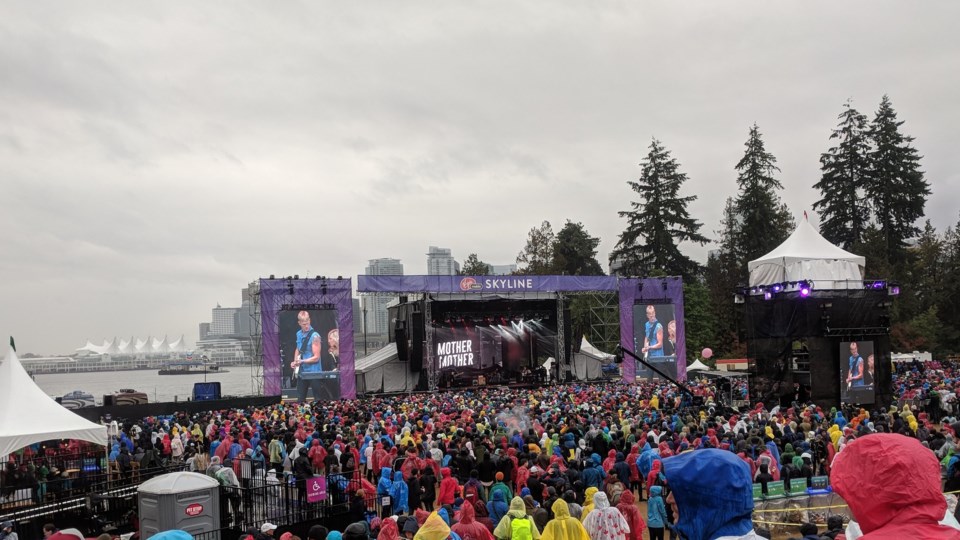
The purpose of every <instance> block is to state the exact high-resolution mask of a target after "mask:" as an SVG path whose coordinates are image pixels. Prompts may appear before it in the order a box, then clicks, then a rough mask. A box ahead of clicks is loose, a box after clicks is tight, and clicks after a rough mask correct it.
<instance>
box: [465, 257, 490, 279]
mask: <svg viewBox="0 0 960 540" xmlns="http://www.w3.org/2000/svg"><path fill="white" fill-rule="evenodd" d="M490 272H491V270H490V265H489V264H487V263H485V262H483V261H481V260H480V257H478V256H477V254H476V253H471V254H470V255H468V256H467V260H465V261H463V268H462V269H461V270H460V274H461V275H464V276H485V275H487V274H489V273H490Z"/></svg>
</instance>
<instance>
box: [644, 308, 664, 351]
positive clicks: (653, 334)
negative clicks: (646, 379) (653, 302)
mask: <svg viewBox="0 0 960 540" xmlns="http://www.w3.org/2000/svg"><path fill="white" fill-rule="evenodd" d="M643 328H644V332H645V334H646V335H645V336H644V337H643V349H641V352H643V355H644V357H645V358H654V357H659V356H663V325H662V324H660V322H659V321H657V308H655V307H653V306H647V322H646V324H645V325H644V327H643Z"/></svg>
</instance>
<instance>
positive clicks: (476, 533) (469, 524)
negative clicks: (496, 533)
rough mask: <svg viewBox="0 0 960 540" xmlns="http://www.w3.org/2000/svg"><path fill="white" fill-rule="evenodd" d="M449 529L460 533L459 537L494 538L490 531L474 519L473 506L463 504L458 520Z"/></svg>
mask: <svg viewBox="0 0 960 540" xmlns="http://www.w3.org/2000/svg"><path fill="white" fill-rule="evenodd" d="M450 530H452V531H453V532H455V533H457V534H458V535H460V538H469V539H470V540H494V538H493V535H492V534H490V531H489V530H488V529H487V528H486V527H485V526H484V525H483V524H481V523H479V522H478V521H477V520H476V512H475V510H474V508H473V506H471V505H469V504H464V505H463V508H462V509H461V510H460V521H458V522H457V523H456V524H455V525H454V526H453V527H450Z"/></svg>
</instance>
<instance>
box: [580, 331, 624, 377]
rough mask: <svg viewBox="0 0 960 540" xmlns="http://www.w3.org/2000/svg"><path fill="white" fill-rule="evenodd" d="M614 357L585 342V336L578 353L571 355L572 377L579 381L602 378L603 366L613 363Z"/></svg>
mask: <svg viewBox="0 0 960 540" xmlns="http://www.w3.org/2000/svg"><path fill="white" fill-rule="evenodd" d="M615 359H616V357H615V356H614V355H612V354H610V353H605V352H603V351H601V350H600V349H598V348H596V347H594V346H593V345H591V344H590V342H589V341H587V338H586V336H584V338H583V339H582V340H581V341H580V352H578V353H574V354H573V360H572V361H571V363H572V366H571V368H572V371H573V376H574V377H575V378H576V379H578V380H581V381H589V380H592V379H599V378H601V377H603V366H604V365H605V364H609V363H610V362H613V361H614V360H615Z"/></svg>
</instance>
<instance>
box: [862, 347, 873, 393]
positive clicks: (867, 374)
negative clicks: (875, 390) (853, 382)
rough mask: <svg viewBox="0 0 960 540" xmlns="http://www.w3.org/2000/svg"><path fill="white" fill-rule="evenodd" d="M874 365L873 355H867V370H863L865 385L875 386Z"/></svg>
mask: <svg viewBox="0 0 960 540" xmlns="http://www.w3.org/2000/svg"><path fill="white" fill-rule="evenodd" d="M873 365H874V359H873V355H872V354H870V355H867V370H866V371H864V372H863V385H864V386H870V387H872V386H873V383H874V374H873Z"/></svg>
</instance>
